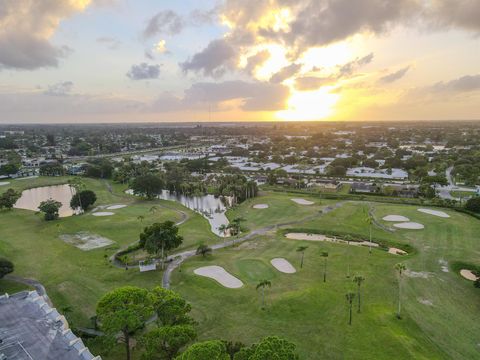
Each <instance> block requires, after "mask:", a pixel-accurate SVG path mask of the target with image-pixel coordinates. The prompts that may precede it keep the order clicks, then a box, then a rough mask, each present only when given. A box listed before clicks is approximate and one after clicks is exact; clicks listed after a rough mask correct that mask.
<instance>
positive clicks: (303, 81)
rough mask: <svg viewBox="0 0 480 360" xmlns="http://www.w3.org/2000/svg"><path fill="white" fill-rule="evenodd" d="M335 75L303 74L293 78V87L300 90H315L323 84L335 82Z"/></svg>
mask: <svg viewBox="0 0 480 360" xmlns="http://www.w3.org/2000/svg"><path fill="white" fill-rule="evenodd" d="M335 81H336V78H335V77H316V76H303V77H299V78H297V79H295V88H296V89H297V90H300V91H310V90H317V89H318V88H321V87H322V86H325V85H330V84H333V83H335Z"/></svg>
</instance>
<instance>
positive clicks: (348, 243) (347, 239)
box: [344, 235, 352, 279]
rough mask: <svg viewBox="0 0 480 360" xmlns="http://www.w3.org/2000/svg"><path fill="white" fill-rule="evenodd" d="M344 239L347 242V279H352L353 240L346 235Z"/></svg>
mask: <svg viewBox="0 0 480 360" xmlns="http://www.w3.org/2000/svg"><path fill="white" fill-rule="evenodd" d="M344 239H345V241H346V242H347V279H350V241H352V237H351V236H350V235H345V237H344Z"/></svg>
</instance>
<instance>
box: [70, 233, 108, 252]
mask: <svg viewBox="0 0 480 360" xmlns="http://www.w3.org/2000/svg"><path fill="white" fill-rule="evenodd" d="M60 239H62V240H63V241H64V242H66V243H67V244H70V245H73V246H75V247H77V248H79V249H80V250H83V251H88V250H93V249H98V248H102V247H105V246H109V245H112V244H114V243H115V241H113V240H110V239H108V238H106V237H103V236H100V235H98V234H93V233H90V232H87V231H81V232H78V233H76V234H64V235H60Z"/></svg>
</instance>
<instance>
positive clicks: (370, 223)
mask: <svg viewBox="0 0 480 360" xmlns="http://www.w3.org/2000/svg"><path fill="white" fill-rule="evenodd" d="M365 222H366V223H367V224H368V231H369V233H370V243H369V244H368V252H369V253H370V254H371V253H372V225H373V217H372V216H371V215H370V213H368V214H367V217H366V218H365Z"/></svg>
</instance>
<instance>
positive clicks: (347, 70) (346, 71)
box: [339, 53, 374, 77]
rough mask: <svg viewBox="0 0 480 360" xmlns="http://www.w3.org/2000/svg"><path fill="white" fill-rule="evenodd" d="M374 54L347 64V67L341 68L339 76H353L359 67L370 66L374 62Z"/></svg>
mask: <svg viewBox="0 0 480 360" xmlns="http://www.w3.org/2000/svg"><path fill="white" fill-rule="evenodd" d="M373 57H374V55H373V53H370V54H368V55H367V56H364V57H361V58H357V59H355V60H353V61H350V62H348V63H346V64H345V65H342V66H340V69H339V72H340V74H339V76H340V77H341V76H348V75H352V74H353V73H354V71H355V70H356V69H358V68H359V67H362V66H365V65H368V64H370V63H371V62H372V61H373Z"/></svg>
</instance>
